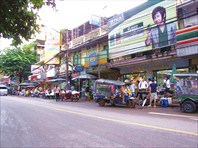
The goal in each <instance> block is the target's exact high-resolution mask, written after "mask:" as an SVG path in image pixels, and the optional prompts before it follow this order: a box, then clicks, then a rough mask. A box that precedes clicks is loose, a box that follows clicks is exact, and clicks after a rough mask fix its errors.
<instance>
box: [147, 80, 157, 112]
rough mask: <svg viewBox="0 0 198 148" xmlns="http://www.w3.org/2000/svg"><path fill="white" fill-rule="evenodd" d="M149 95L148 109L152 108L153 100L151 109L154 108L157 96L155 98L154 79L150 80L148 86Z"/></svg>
mask: <svg viewBox="0 0 198 148" xmlns="http://www.w3.org/2000/svg"><path fill="white" fill-rule="evenodd" d="M149 93H150V104H149V106H148V107H151V106H152V101H153V100H154V105H153V107H154V108H156V100H157V98H158V96H157V84H156V83H155V80H154V79H152V83H151V84H150V85H149Z"/></svg>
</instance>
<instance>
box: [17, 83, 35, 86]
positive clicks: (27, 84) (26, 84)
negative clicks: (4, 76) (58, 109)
mask: <svg viewBox="0 0 198 148" xmlns="http://www.w3.org/2000/svg"><path fill="white" fill-rule="evenodd" d="M19 86H38V84H37V83H28V82H24V83H20V84H19Z"/></svg>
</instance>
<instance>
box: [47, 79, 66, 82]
mask: <svg viewBox="0 0 198 148" xmlns="http://www.w3.org/2000/svg"><path fill="white" fill-rule="evenodd" d="M61 81H66V79H64V78H56V79H51V80H48V81H46V82H61Z"/></svg>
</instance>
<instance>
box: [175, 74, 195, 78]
mask: <svg viewBox="0 0 198 148" xmlns="http://www.w3.org/2000/svg"><path fill="white" fill-rule="evenodd" d="M174 77H177V78H190V77H191V78H198V73H176V74H174Z"/></svg>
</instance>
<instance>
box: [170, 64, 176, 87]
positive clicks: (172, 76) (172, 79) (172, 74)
mask: <svg viewBox="0 0 198 148" xmlns="http://www.w3.org/2000/svg"><path fill="white" fill-rule="evenodd" d="M176 72H177V69H176V65H175V64H173V68H172V72H171V76H170V82H171V83H174V81H175V79H174V74H175V73H176Z"/></svg>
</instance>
